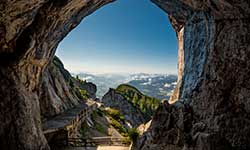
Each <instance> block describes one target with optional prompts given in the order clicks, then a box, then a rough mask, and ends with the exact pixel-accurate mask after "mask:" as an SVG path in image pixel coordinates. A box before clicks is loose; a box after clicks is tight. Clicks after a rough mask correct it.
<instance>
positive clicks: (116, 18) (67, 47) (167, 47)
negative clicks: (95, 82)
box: [56, 0, 177, 73]
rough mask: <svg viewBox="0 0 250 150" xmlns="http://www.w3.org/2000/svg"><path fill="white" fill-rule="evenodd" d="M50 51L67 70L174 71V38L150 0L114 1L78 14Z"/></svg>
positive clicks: (106, 71) (94, 71) (163, 17)
mask: <svg viewBox="0 0 250 150" xmlns="http://www.w3.org/2000/svg"><path fill="white" fill-rule="evenodd" d="M56 55H57V56H59V57H60V58H61V60H62V61H63V62H64V64H65V67H66V68H67V69H68V70H69V71H70V72H89V73H141V72H144V73H177V40H176V34H175V32H174V30H173V28H172V26H171V25H170V23H169V20H168V17H167V15H166V14H165V13H164V12H163V11H162V10H161V9H159V8H158V7H157V6H155V5H154V4H153V3H151V2H150V0H117V1H116V2H114V3H111V4H108V5H106V6H104V7H102V8H101V9H99V10H97V11H95V12H94V13H93V14H91V15H90V16H88V17H86V18H84V20H83V21H82V22H81V24H80V25H78V26H77V27H76V28H75V29H74V30H73V31H72V32H70V33H69V34H68V36H67V37H66V38H65V39H64V40H63V41H62V42H61V43H60V45H59V47H58V49H57V52H56Z"/></svg>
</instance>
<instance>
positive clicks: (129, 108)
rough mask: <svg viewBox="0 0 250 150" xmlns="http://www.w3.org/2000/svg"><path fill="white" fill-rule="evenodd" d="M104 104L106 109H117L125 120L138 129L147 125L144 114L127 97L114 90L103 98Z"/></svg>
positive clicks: (110, 90)
mask: <svg viewBox="0 0 250 150" xmlns="http://www.w3.org/2000/svg"><path fill="white" fill-rule="evenodd" d="M102 103H104V105H105V106H106V107H111V108H115V109H117V110H119V111H120V113H121V114H122V115H123V116H124V117H125V120H127V121H129V123H130V124H131V125H132V126H133V127H138V126H139V125H140V124H143V123H145V122H146V121H145V118H144V115H143V114H142V112H141V111H140V110H139V109H137V108H135V107H134V106H133V105H132V104H131V103H130V102H129V101H128V100H127V99H126V98H125V97H123V96H122V95H121V94H119V93H117V92H116V91H115V90H114V89H109V91H108V92H107V93H106V94H105V95H104V96H103V98H102Z"/></svg>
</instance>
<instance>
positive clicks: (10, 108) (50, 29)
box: [0, 0, 112, 150]
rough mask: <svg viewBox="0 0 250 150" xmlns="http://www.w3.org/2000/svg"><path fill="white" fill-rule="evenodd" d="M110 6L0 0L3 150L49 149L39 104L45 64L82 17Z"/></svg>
mask: <svg viewBox="0 0 250 150" xmlns="http://www.w3.org/2000/svg"><path fill="white" fill-rule="evenodd" d="M111 1H112V0H71V1H69V0H29V1H26V0H0V83H1V85H0V100H1V101H0V122H1V127H0V146H1V149H8V150H12V149H13V150H16V149H19V150H24V149H25V150H36V149H39V150H41V149H49V147H48V144H47V141H46V140H45V138H44V135H43V132H42V129H41V117H40V116H41V115H40V113H41V109H40V103H39V96H40V94H41V92H42V91H41V90H40V89H41V86H42V82H43V78H44V77H43V76H46V74H47V73H46V70H47V69H46V68H47V65H48V64H49V63H50V62H51V61H52V59H53V56H54V53H55V50H56V47H57V45H58V43H59V42H60V41H61V40H62V39H63V38H64V37H65V36H66V35H67V34H68V33H69V32H70V31H71V30H72V29H73V28H74V27H76V25H77V24H79V23H80V21H81V20H82V19H83V17H85V16H87V15H89V14H90V13H92V12H93V11H94V10H96V9H98V8H100V7H101V6H103V5H104V4H106V3H109V2H111ZM47 75H48V74H47ZM42 109H43V108H42Z"/></svg>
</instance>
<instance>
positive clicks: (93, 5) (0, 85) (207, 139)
mask: <svg viewBox="0 0 250 150" xmlns="http://www.w3.org/2000/svg"><path fill="white" fill-rule="evenodd" d="M111 1H112V0H70V1H69V0H28V1H27V0H0V123H1V127H0V146H1V149H10V150H12V149H13V150H15V149H20V150H22V149H27V150H36V149H49V147H48V145H47V142H46V140H45V138H44V135H43V133H42V130H41V119H40V118H41V109H43V108H42V107H41V109H40V102H39V96H40V95H41V94H42V91H41V86H42V85H43V84H42V83H44V82H45V81H44V80H43V78H44V76H46V74H47V73H46V72H47V71H46V70H48V69H47V66H48V64H49V63H50V62H52V59H53V56H54V53H55V50H56V47H57V45H58V43H59V42H60V41H61V40H62V39H63V38H64V37H65V36H66V35H67V34H68V33H69V32H70V31H71V30H72V29H73V28H74V27H75V26H76V25H78V24H79V23H80V21H81V20H82V19H83V18H84V17H85V16H87V15H89V14H90V13H92V12H93V11H95V10H96V9H98V8H99V7H101V6H103V5H104V4H107V3H109V2H111ZM152 1H153V2H154V3H155V4H157V5H158V6H159V7H160V8H162V9H163V10H164V11H166V12H167V13H168V15H169V18H170V20H171V22H172V25H173V27H174V29H175V31H176V32H177V36H178V40H179V61H180V62H179V83H178V86H177V89H176V91H175V92H174V93H175V94H174V95H173V98H172V102H175V101H176V100H179V102H178V104H173V105H170V106H166V110H165V109H163V108H162V109H159V110H158V112H157V114H156V115H155V117H154V118H156V119H153V120H152V122H151V127H150V128H149V130H148V131H147V132H146V133H145V136H146V137H147V138H146V139H147V142H140V141H143V140H142V139H139V140H138V143H137V144H136V145H135V146H134V147H135V149H168V148H171V149H173V150H174V149H182V148H183V149H199V150H203V149H204V150H205V149H206V150H207V149H211V150H213V149H219V148H220V147H219V145H222V146H226V145H228V147H223V148H220V149H231V148H233V149H239V150H242V149H243V150H244V149H250V145H249V143H250V137H249V136H250V121H249V112H250V98H249V97H250V94H249V93H250V76H249V74H250V61H249V58H250V45H249V43H250V31H249V30H250V19H249V18H250V2H249V1H248V0H220V1H218V0H203V1H201V0H152ZM47 76H48V77H49V76H50V75H48V74H47ZM46 82H49V80H47V81H46ZM46 82H45V83H46ZM58 87H59V86H58ZM62 87H63V86H62ZM66 93H67V92H66ZM179 103H180V104H179ZM182 103H184V104H183V105H184V106H187V107H188V108H190V109H191V110H192V111H186V110H185V109H184V108H185V107H184V106H182ZM179 105H180V106H179ZM164 107H165V106H164ZM172 108H173V109H172ZM164 112H165V113H164ZM163 114H164V115H163ZM157 117H159V118H162V119H157ZM164 120H165V122H164ZM186 120H187V121H188V122H189V123H188V124H186V123H185V122H186ZM168 121H170V123H168ZM171 121H176V122H174V123H173V122H171ZM190 122H191V123H190ZM175 124H177V125H178V126H177V125H175ZM180 127H182V128H180ZM179 128H180V129H179ZM157 129H160V130H161V132H158V131H157ZM183 129H185V130H183ZM172 133H173V134H172ZM159 134H160V135H164V136H162V137H161V136H159ZM148 135H149V136H148ZM172 135H177V137H176V136H174V137H173V136H172ZM145 136H144V135H143V136H142V138H144V137H145ZM155 141H157V144H154V142H155ZM168 143H170V144H168ZM153 144H154V145H153Z"/></svg>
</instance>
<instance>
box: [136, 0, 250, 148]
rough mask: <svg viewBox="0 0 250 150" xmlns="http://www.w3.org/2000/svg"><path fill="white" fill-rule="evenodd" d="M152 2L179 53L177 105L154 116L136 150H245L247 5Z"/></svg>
mask: <svg viewBox="0 0 250 150" xmlns="http://www.w3.org/2000/svg"><path fill="white" fill-rule="evenodd" d="M152 1H153V2H154V3H156V4H157V5H158V6H159V7H160V8H162V9H163V10H164V11H166V12H167V13H168V14H169V17H170V20H171V22H172V24H173V27H174V28H175V30H176V32H177V35H178V39H179V52H180V51H182V50H183V53H184V55H179V61H180V62H179V64H183V65H179V83H178V86H177V88H176V90H175V92H174V95H173V96H172V99H171V103H174V102H175V101H177V100H178V101H179V102H176V103H174V104H172V105H167V106H162V107H161V109H159V110H158V111H157V113H156V115H155V116H154V119H153V120H152V123H151V127H150V129H149V130H148V131H147V132H146V133H145V134H144V135H143V136H142V137H141V138H140V139H138V141H137V143H136V144H135V145H134V147H135V149H140V150H142V149H143V150H146V149H162V150H167V149H172V150H173V149H177V150H178V149H185V150H188V149H190V150H191V149H197V150H216V149H218V150H220V149H239V150H244V149H249V148H250V140H249V139H250V134H249V133H250V128H249V125H250V122H249V121H250V120H249V117H247V116H249V113H250V111H249V110H250V109H249V108H250V107H249V106H250V105H249V102H250V98H249V92H250V84H249V83H250V80H249V71H250V61H249V60H248V57H249V56H250V44H249V42H250V38H249V37H250V32H249V31H250V2H248V1H243V0H242V1H229V0H221V1H214V0H207V1H198V0H187V1H184V0H178V1H176V0H152ZM180 36H181V37H180ZM182 57H184V58H182Z"/></svg>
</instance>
